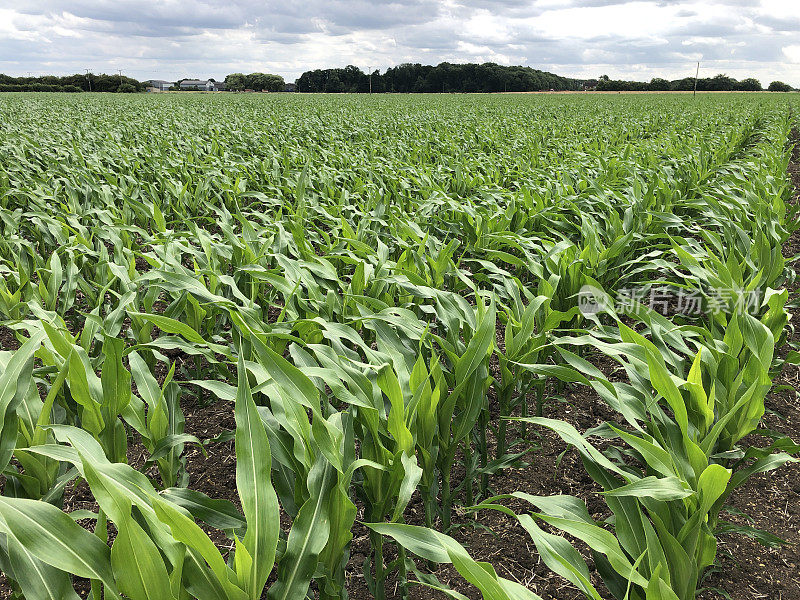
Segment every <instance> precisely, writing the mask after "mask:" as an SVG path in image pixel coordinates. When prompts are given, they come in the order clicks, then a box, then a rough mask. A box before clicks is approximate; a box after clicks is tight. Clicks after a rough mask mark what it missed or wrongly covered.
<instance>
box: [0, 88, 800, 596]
mask: <svg viewBox="0 0 800 600" xmlns="http://www.w3.org/2000/svg"><path fill="white" fill-rule="evenodd" d="M42 98H45V99H42ZM93 102H94V103H96V104H93ZM41 103H45V105H46V107H47V109H46V111H44V113H43V112H42V111H41V110H39V109H41V108H42V106H41V105H40V104H41ZM198 110H202V111H205V112H204V113H203V114H204V117H203V118H202V119H199V120H198V119H197V118H196V117H197V114H198V112H197V111H198ZM0 111H2V112H4V113H8V115H11V113H12V112H13V114H14V116H13V117H10V116H9V118H8V119H5V120H3V127H4V128H5V129H4V133H5V134H6V135H5V137H4V139H3V142H2V144H0V159H2V160H1V161H0V217H2V219H0V223H1V226H2V228H3V236H2V241H0V271H2V273H3V279H2V281H0V318H2V326H3V329H2V330H0V332H1V333H3V334H4V337H3V338H2V339H3V340H4V344H8V346H7V347H4V348H3V349H2V351H0V415H2V426H1V427H0V467H2V471H3V475H4V477H5V483H4V487H3V493H2V496H0V535H2V544H0V570H2V572H3V573H4V574H5V575H6V578H7V580H9V582H10V585H11V586H12V588H13V593H14V594H16V595H17V597H24V598H28V599H32V598H52V599H60V598H75V597H76V592H75V587H74V584H75V582H76V581H78V580H86V581H87V582H88V583H87V584H86V585H87V586H88V588H89V589H90V592H89V593H90V594H91V597H93V598H94V599H96V600H100V599H101V598H129V599H131V600H138V599H139V598H142V599H150V598H175V599H176V600H184V599H186V598H198V599H201V600H202V599H205V598H209V599H212V598H213V599H227V598H233V599H242V600H244V599H246V598H253V599H254V600H255V599H257V598H261V597H263V595H264V594H266V597H268V598H281V599H287V600H288V599H295V598H296V599H302V598H306V597H318V598H320V599H323V598H324V599H334V598H346V597H347V587H348V585H347V582H348V573H349V572H350V570H351V569H352V568H353V566H352V565H351V564H350V560H349V555H350V550H351V547H352V544H353V533H354V531H355V530H356V528H357V527H360V525H359V523H366V524H368V531H369V536H368V537H369V544H370V548H371V556H370V557H369V558H368V559H367V560H366V561H365V562H364V565H363V575H364V581H365V582H366V584H367V585H368V587H369V588H370V591H371V592H372V594H373V595H374V597H375V598H377V599H378V600H383V599H384V598H386V597H388V596H391V595H393V594H399V595H401V596H406V595H407V594H408V590H409V588H410V586H411V585H415V584H420V583H421V584H425V585H434V586H440V584H438V583H435V581H434V580H433V579H432V578H431V577H430V575H426V574H425V573H423V572H421V571H420V568H421V567H422V568H424V567H425V565H423V564H422V563H419V564H417V563H416V562H415V561H414V560H413V558H412V555H416V556H418V557H421V558H422V559H424V560H425V561H427V566H430V563H437V562H438V563H449V562H452V563H453V564H454V565H455V567H456V569H457V570H458V571H459V572H460V573H461V574H462V575H464V577H465V578H466V579H467V580H468V581H469V582H471V583H473V584H474V585H476V586H478V588H479V589H480V590H481V592H482V593H483V594H484V595H485V597H488V598H505V597H508V598H533V597H535V595H534V594H533V593H532V592H530V591H529V590H527V589H525V588H524V587H523V586H521V585H519V584H517V583H513V582H511V581H508V580H506V579H503V578H500V577H499V576H497V574H496V573H495V572H494V570H493V569H492V568H491V566H489V565H486V564H485V563H476V562H475V561H474V560H473V559H472V558H470V556H469V553H468V550H466V549H464V548H463V547H462V546H460V545H459V544H458V542H456V541H455V540H454V539H453V538H452V537H451V535H450V534H453V535H454V534H455V533H454V532H455V531H456V530H457V528H458V526H459V524H460V523H459V521H461V520H463V519H468V518H471V517H469V516H465V515H469V514H471V513H478V514H479V513H480V511H484V510H500V511H503V512H504V513H506V514H508V515H509V516H510V517H511V518H515V519H518V520H519V522H520V523H521V524H522V526H523V527H524V528H525V529H526V530H527V531H528V533H529V534H530V535H531V538H532V542H533V544H534V545H535V547H536V549H537V552H538V553H539V555H540V556H541V558H542V560H543V561H544V562H545V564H547V566H548V567H550V568H551V569H552V570H554V571H555V572H556V573H558V574H559V575H561V576H563V577H564V578H566V579H567V580H568V581H569V582H570V583H571V584H572V585H574V586H576V587H577V588H578V589H579V590H581V591H582V592H583V593H584V594H585V595H586V596H587V597H590V598H600V597H601V596H600V592H598V590H597V589H596V585H597V582H596V581H595V583H593V582H592V578H591V577H590V572H589V570H588V567H587V566H586V563H585V562H584V559H583V558H582V557H581V555H580V554H579V553H578V551H577V550H575V549H574V548H573V547H572V546H571V545H570V542H569V541H568V539H567V538H564V537H561V536H558V535H554V534H553V533H550V532H551V531H553V528H555V529H559V530H561V531H562V532H564V533H565V534H567V535H568V536H569V537H570V538H572V539H579V540H581V541H583V542H585V543H586V544H587V545H588V546H589V547H590V548H591V550H592V553H593V558H594V563H595V565H596V569H597V571H598V573H599V576H600V578H601V579H602V582H603V585H604V586H605V587H606V588H607V590H608V591H609V592H610V593H611V594H612V595H614V596H615V597H618V598H620V599H623V598H634V599H635V598H642V599H643V600H645V599H647V600H649V599H650V598H668V599H670V600H672V599H673V598H679V599H680V600H685V599H688V598H693V597H694V594H695V590H696V588H697V587H698V585H699V584H700V582H701V581H702V577H703V573H704V571H705V570H706V569H707V568H708V567H709V566H710V565H712V564H713V562H714V558H715V549H716V535H717V532H718V531H719V528H720V513H721V512H722V510H723V508H724V506H725V501H726V499H727V498H728V496H729V495H730V493H731V492H732V491H733V490H734V489H735V488H736V487H738V486H740V485H742V484H744V483H745V482H746V481H747V479H748V478H749V477H750V476H751V475H753V474H755V473H760V472H765V471H769V470H772V469H775V468H778V467H780V466H781V465H783V464H785V463H786V462H788V461H792V460H795V459H794V458H793V455H795V454H797V452H798V450H800V448H798V447H797V446H796V445H795V443H794V442H793V441H792V440H791V439H789V438H787V437H785V436H780V435H778V434H775V433H774V432H768V431H763V430H761V429H759V423H760V419H761V416H762V415H763V413H764V410H765V398H766V396H767V393H768V392H769V390H770V388H771V386H772V381H773V380H774V378H775V376H776V374H777V373H778V371H779V370H780V368H781V367H782V361H783V359H782V358H780V357H779V356H783V355H779V354H778V352H777V350H776V349H780V348H781V347H782V346H783V345H785V343H786V335H787V323H788V312H787V302H788V294H787V292H786V291H785V289H784V288H785V286H786V285H787V284H788V283H790V282H791V280H792V278H793V276H794V274H793V271H792V269H791V267H790V265H789V264H787V262H786V260H785V259H784V258H783V256H782V254H781V248H782V246H783V244H784V243H785V242H786V241H787V239H788V237H789V235H790V234H791V233H792V231H794V229H795V227H796V226H795V219H794V216H795V215H794V212H793V208H792V207H791V206H788V205H787V203H786V201H787V199H788V197H789V189H788V183H787V181H786V177H785V173H786V167H787V161H788V151H787V150H786V148H785V145H784V143H785V140H786V139H787V136H788V131H789V127H790V125H791V123H790V121H789V118H788V116H787V114H788V113H787V106H785V105H784V104H783V102H776V101H774V100H771V99H770V100H766V99H754V98H748V97H731V98H726V99H724V100H723V99H713V100H712V99H703V100H701V101H699V102H697V103H696V104H688V100H687V99H681V98H669V99H667V98H657V99H654V104H653V105H648V104H645V103H644V101H643V100H639V99H636V98H625V99H593V100H591V101H589V100H586V99H583V100H577V99H576V100H559V101H554V100H545V101H542V102H541V103H538V101H537V102H532V101H530V100H527V99H525V100H518V99H509V98H484V97H474V98H473V97H469V98H466V99H458V100H455V99H449V98H435V99H432V98H425V99H423V98H419V99H399V98H397V99H395V98H392V99H384V98H380V99H376V100H366V99H348V98H345V99H343V100H341V102H340V101H339V100H337V101H336V102H334V101H333V100H330V99H328V100H324V99H319V98H311V97H298V98H292V99H261V98H259V99H257V100H256V99H252V98H248V97H241V96H236V97H227V98H225V99H217V98H214V99H210V98H199V97H198V98H195V97H192V98H177V97H158V98H147V99H145V98H132V99H121V100H119V99H114V100H113V101H111V100H105V99H93V100H92V101H87V100H84V99H72V98H60V97H45V96H37V97H35V98H32V97H30V96H26V95H18V96H13V95H12V96H8V97H7V98H4V99H3V100H2V102H0ZM42 114H47V117H46V120H47V123H46V124H45V123H42V120H41V118H38V117H40V116H41V115H42ZM533 122H535V123H537V125H536V126H533V127H532V126H531V123H533ZM11 123H13V126H12V125H10V124H11ZM219 123H224V124H225V127H224V128H223V127H221V126H220V125H219ZM359 123H361V124H362V125H359ZM177 124H180V125H185V127H178V125H177ZM66 130H69V131H70V135H71V137H70V139H71V140H72V143H71V144H65V142H64V139H66V138H65V137H59V136H60V134H61V133H62V132H63V131H66ZM323 132H324V133H323ZM387 140H388V141H387ZM664 288H668V289H670V290H671V291H672V292H671V293H672V294H673V295H674V294H678V293H682V294H686V295H691V297H692V298H693V299H694V301H696V303H697V307H698V310H697V311H695V312H691V313H689V314H685V315H680V314H679V315H672V314H670V315H668V316H664V315H662V314H660V313H659V311H658V310H654V309H653V307H652V306H647V305H643V304H642V299H644V298H648V297H649V298H653V297H654V294H656V293H663V292H661V290H663V289H664ZM631 290H636V291H637V293H638V294H643V295H640V296H637V298H636V299H635V300H636V301H634V302H629V303H627V304H625V305H624V306H621V304H622V300H623V299H625V298H626V297H627V295H629V294H630V292H631ZM721 292H724V294H722V296H721ZM751 297H752V298H755V299H756V300H755V301H754V302H750V301H748V302H742V298H748V299H749V298H751ZM587 298H590V299H591V305H592V306H593V307H595V308H594V309H592V310H586V306H585V305H584V304H583V301H585V300H586V299H587ZM601 356H603V357H605V358H606V360H605V361H604V364H606V363H607V362H608V361H611V362H613V363H614V364H617V365H619V366H618V367H617V368H616V371H615V372H616V373H618V374H622V376H621V377H620V376H614V377H611V376H610V374H609V373H606V372H603V371H601V370H600V369H599V368H598V367H597V366H596V363H597V361H596V359H597V358H598V357H601ZM567 386H570V387H585V388H586V390H587V394H592V395H594V396H596V397H597V398H598V399H599V401H602V402H604V403H606V404H607V405H608V407H609V408H610V409H611V410H612V411H614V413H615V414H616V415H618V418H617V419H616V420H614V421H613V422H609V423H606V424H604V425H602V426H600V427H597V428H595V429H593V430H591V431H587V432H579V431H577V430H575V429H574V428H572V427H571V426H569V425H567V424H566V423H565V422H564V421H561V420H559V419H558V411H559V409H558V405H557V403H554V402H552V398H554V397H558V396H559V394H561V393H562V392H563V390H564V389H565V388H566V387H567ZM207 402H216V403H220V404H221V405H224V406H229V408H230V411H231V413H232V414H233V415H234V417H235V423H236V426H235V429H233V430H232V431H230V432H224V433H223V434H221V435H220V436H218V438H217V439H199V438H198V437H196V436H194V435H190V434H188V433H187V427H186V425H187V423H186V417H185V412H184V409H185V408H186V406H187V403H192V405H193V406H196V405H198V404H203V403H207ZM541 428H549V429H550V430H552V431H554V432H556V433H557V434H558V435H559V436H560V437H561V438H562V439H563V440H564V442H565V443H566V444H567V445H568V446H570V447H573V448H574V449H575V450H576V451H577V452H579V453H580V456H581V457H582V459H583V464H584V466H585V468H586V469H587V472H588V473H589V475H590V476H591V478H592V479H593V480H594V481H595V482H596V489H597V490H598V491H600V492H601V493H602V495H603V498H604V499H605V502H606V503H607V505H608V509H609V512H610V513H611V514H613V516H612V517H610V518H609V519H608V522H607V523H596V522H594V521H593V520H592V519H591V517H590V516H589V514H588V511H587V510H586V507H585V505H583V503H582V501H580V500H578V499H577V498H572V497H550V498H546V497H534V496H531V495H530V494H528V493H527V492H526V491H525V490H520V491H519V492H518V493H517V494H515V495H514V497H515V498H517V499H523V500H525V501H528V502H529V503H530V504H531V505H532V506H533V507H534V508H535V509H536V510H535V511H534V512H532V513H530V514H519V515H515V514H514V513H513V512H511V511H510V509H509V508H507V507H506V506H505V505H504V504H503V500H504V498H503V497H498V496H496V495H495V494H494V492H493V489H492V487H493V479H494V477H495V476H496V475H497V474H498V473H500V472H502V470H503V469H505V468H507V467H509V466H520V465H522V464H523V462H524V461H525V459H526V456H527V455H528V454H530V453H532V452H533V453H535V451H536V442H535V439H536V435H537V434H538V432H539V431H540V430H541ZM190 431H191V429H190ZM752 433H756V434H759V433H760V434H762V436H763V437H765V439H768V440H769V444H768V445H767V446H752V445H750V442H749V441H747V440H750V439H751V438H752V436H750V437H748V435H749V434H752ZM229 440H232V441H233V443H234V453H235V458H236V473H235V487H236V489H235V493H236V498H237V501H236V502H232V501H230V500H225V499H221V498H212V497H209V496H208V495H206V494H205V493H203V491H202V490H200V489H197V486H196V481H197V480H198V477H199V476H201V475H202V473H196V472H192V471H191V469H190V468H189V467H188V462H187V451H189V450H190V449H194V448H198V449H199V451H200V452H211V453H214V452H216V451H218V448H219V447H218V445H219V444H225V443H227V442H228V441H229ZM598 441H602V443H598ZM132 447H136V448H137V449H139V448H140V449H142V450H143V452H144V454H145V456H146V459H145V461H144V464H138V463H137V464H136V466H134V464H130V463H129V460H128V457H129V455H130V449H131V448H132ZM78 484H81V485H86V486H87V487H88V490H89V491H90V493H91V496H92V497H93V498H94V500H95V504H94V508H93V509H82V510H70V492H71V490H74V489H75V487H76V486H77V485H78ZM412 502H419V503H420V504H421V514H423V515H424V516H423V517H422V520H421V521H420V522H417V523H415V524H406V523H405V520H406V518H407V516H408V514H409V511H408V510H407V508H408V506H409V504H410V503H412ZM65 509H66V510H65ZM542 523H546V524H547V527H546V528H545V529H543V528H542V527H541V524H542ZM387 536H388V537H387ZM387 544H394V545H395V548H394V550H392V551H389V549H387V547H386V546H387ZM390 583H392V585H391V586H390ZM395 590H396V591H395ZM448 593H450V594H455V595H456V596H457V595H458V594H457V592H452V591H450V592H448Z"/></svg>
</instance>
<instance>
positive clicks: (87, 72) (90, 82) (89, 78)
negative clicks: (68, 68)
mask: <svg viewBox="0 0 800 600" xmlns="http://www.w3.org/2000/svg"><path fill="white" fill-rule="evenodd" d="M84 71H86V81H88V82H89V91H90V92H91V91H92V78H91V77H90V76H89V69H84Z"/></svg>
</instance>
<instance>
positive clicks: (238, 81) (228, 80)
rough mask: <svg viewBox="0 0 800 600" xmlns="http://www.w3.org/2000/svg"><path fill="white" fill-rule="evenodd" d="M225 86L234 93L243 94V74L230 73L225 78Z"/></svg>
mask: <svg viewBox="0 0 800 600" xmlns="http://www.w3.org/2000/svg"><path fill="white" fill-rule="evenodd" d="M225 85H226V86H228V89H229V90H231V91H234V92H243V91H244V89H245V87H246V86H245V75H244V73H231V74H230V75H227V76H226V77H225Z"/></svg>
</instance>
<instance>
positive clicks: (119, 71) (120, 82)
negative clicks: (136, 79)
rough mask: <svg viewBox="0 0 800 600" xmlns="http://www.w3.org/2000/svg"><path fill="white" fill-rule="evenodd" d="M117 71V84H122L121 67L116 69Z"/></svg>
mask: <svg viewBox="0 0 800 600" xmlns="http://www.w3.org/2000/svg"><path fill="white" fill-rule="evenodd" d="M117 72H118V73H119V84H120V85H122V69H117Z"/></svg>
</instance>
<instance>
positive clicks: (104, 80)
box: [0, 73, 144, 93]
mask: <svg viewBox="0 0 800 600" xmlns="http://www.w3.org/2000/svg"><path fill="white" fill-rule="evenodd" d="M88 91H92V92H123V93H124V92H143V91H144V84H142V83H140V82H139V81H137V80H135V79H131V78H130V77H124V76H120V75H106V74H105V73H101V74H99V75H96V74H94V73H89V74H80V73H76V74H75V75H64V76H57V75H43V76H41V77H12V76H10V75H3V74H2V73H0V92H88Z"/></svg>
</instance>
